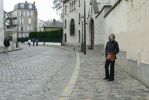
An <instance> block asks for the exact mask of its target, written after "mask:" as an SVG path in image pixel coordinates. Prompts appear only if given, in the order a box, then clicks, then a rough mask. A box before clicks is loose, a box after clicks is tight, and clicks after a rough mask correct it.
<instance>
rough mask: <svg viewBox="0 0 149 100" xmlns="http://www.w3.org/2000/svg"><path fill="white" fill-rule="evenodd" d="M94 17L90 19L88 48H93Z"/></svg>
mask: <svg viewBox="0 0 149 100" xmlns="http://www.w3.org/2000/svg"><path fill="white" fill-rule="evenodd" d="M94 32H95V29H94V19H93V18H92V19H91V20H90V47H89V49H94Z"/></svg>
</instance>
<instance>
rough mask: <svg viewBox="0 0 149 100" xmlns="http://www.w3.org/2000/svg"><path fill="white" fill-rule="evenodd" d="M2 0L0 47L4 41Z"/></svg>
mask: <svg viewBox="0 0 149 100" xmlns="http://www.w3.org/2000/svg"><path fill="white" fill-rule="evenodd" d="M3 13H4V11H3V0H0V47H1V46H3V40H4V27H3V26H4V21H3V17H4V15H3Z"/></svg>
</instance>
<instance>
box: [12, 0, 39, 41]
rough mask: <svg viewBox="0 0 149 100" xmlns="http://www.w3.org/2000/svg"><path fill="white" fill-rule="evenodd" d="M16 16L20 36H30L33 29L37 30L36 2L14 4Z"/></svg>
mask: <svg viewBox="0 0 149 100" xmlns="http://www.w3.org/2000/svg"><path fill="white" fill-rule="evenodd" d="M13 13H14V16H16V17H17V21H16V23H15V24H18V26H19V27H18V32H19V37H20V38H22V37H23V38H24V37H28V36H29V33H30V32H31V31H37V22H38V21H37V20H38V19H37V16H38V12H37V8H36V5H35V2H34V3H28V2H27V1H25V2H24V3H18V4H16V5H15V6H14V11H13Z"/></svg>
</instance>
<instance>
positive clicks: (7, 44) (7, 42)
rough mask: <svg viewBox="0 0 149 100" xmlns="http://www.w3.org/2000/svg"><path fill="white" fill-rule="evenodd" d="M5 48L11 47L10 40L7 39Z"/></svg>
mask: <svg viewBox="0 0 149 100" xmlns="http://www.w3.org/2000/svg"><path fill="white" fill-rule="evenodd" d="M4 46H5V47H9V46H10V42H9V40H8V39H5V40H4Z"/></svg>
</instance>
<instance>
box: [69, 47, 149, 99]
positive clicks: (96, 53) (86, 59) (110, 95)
mask: <svg viewBox="0 0 149 100" xmlns="http://www.w3.org/2000/svg"><path fill="white" fill-rule="evenodd" d="M80 56H81V69H80V74H79V78H78V80H77V82H76V85H75V88H74V90H73V92H72V94H71V96H70V100H149V89H148V88H146V87H144V86H143V85H142V84H141V83H140V82H138V81H137V80H135V79H133V78H132V77H130V76H129V75H128V74H126V73H125V72H123V71H122V70H121V69H120V68H119V67H118V66H116V67H115V81H114V82H108V81H106V80H103V78H104V62H105V58H104V55H103V48H99V47H98V48H95V50H88V51H87V55H85V56H84V55H83V54H81V53H80Z"/></svg>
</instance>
